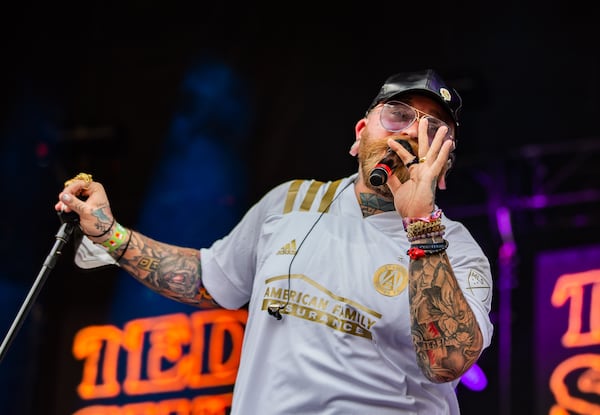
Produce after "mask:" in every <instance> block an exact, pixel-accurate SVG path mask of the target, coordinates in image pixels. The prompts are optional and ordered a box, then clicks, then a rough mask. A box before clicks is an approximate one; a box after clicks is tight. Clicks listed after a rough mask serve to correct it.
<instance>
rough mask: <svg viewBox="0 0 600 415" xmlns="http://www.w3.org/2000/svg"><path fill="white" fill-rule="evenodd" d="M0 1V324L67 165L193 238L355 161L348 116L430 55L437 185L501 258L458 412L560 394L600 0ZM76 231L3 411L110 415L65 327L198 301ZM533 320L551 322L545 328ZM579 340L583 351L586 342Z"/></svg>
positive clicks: (590, 172)
mask: <svg viewBox="0 0 600 415" xmlns="http://www.w3.org/2000/svg"><path fill="white" fill-rule="evenodd" d="M0 19H1V20H0V21H1V24H0V31H1V33H2V36H1V39H2V51H1V54H2V65H1V69H0V71H1V72H0V73H1V75H2V76H0V87H1V91H2V92H1V93H0V105H1V107H0V109H1V111H0V121H1V124H0V157H1V163H0V168H1V169H2V174H1V185H2V188H1V192H0V197H1V198H2V200H1V204H0V206H1V213H2V217H3V219H2V220H1V221H0V229H1V232H0V248H1V251H0V253H1V256H0V258H2V267H1V268H0V299H1V301H2V302H1V304H2V315H1V317H0V323H1V328H2V329H3V331H2V333H5V332H6V331H8V330H9V327H10V326H11V324H14V321H15V320H14V319H15V317H16V316H17V313H18V311H19V308H20V307H21V306H22V304H23V302H24V300H25V297H26V295H27V293H28V292H29V290H30V289H31V287H32V285H33V284H34V281H35V280H36V277H38V278H39V276H40V273H41V272H42V271H41V270H44V266H43V265H44V261H45V259H46V256H47V255H48V253H49V251H50V248H51V247H52V246H53V244H54V243H55V234H56V231H57V230H58V228H59V226H60V221H59V218H58V217H57V215H56V213H55V212H54V209H53V205H54V203H55V201H56V196H57V193H58V191H59V190H60V189H61V188H62V185H63V182H64V181H65V180H66V179H68V178H70V177H72V176H74V175H75V174H76V173H78V172H80V171H84V172H90V173H92V174H93V176H94V179H96V180H98V181H101V182H102V183H104V184H105V186H106V187H107V189H108V192H109V196H110V198H111V205H112V209H113V211H114V212H115V214H116V216H117V218H118V220H119V222H121V223H122V224H124V225H126V226H131V227H134V228H136V229H139V230H140V231H142V232H144V233H145V234H147V235H149V236H151V237H155V238H159V239H162V240H165V241H167V242H171V243H176V244H183V245H188V246H195V247H200V246H206V245H208V244H209V243H210V242H212V241H213V240H215V239H217V238H219V237H221V236H223V235H225V234H226V233H227V232H228V231H229V230H230V229H231V227H232V226H233V224H235V223H236V222H237V220H238V219H239V218H240V217H241V215H242V214H243V212H245V211H246V209H247V208H249V207H250V206H251V205H252V204H253V203H255V202H256V201H257V200H258V199H259V198H260V197H261V196H262V195H263V194H264V193H265V192H266V191H267V190H269V189H270V188H271V187H273V186H275V185H276V184H279V183H281V182H283V181H285V180H288V179H293V178H307V179H317V180H324V181H325V180H331V179H337V178H340V177H342V176H346V175H348V174H351V173H352V172H354V171H355V169H356V161H355V160H354V158H352V157H351V156H350V155H349V154H348V150H349V148H350V145H351V144H352V142H353V140H354V125H355V123H356V121H357V120H358V119H359V118H361V117H362V116H363V114H364V111H365V110H366V108H367V106H368V105H369V103H370V102H371V100H372V99H373V97H374V96H375V95H376V93H377V92H378V90H379V88H380V86H381V84H382V83H383V81H384V80H385V78H386V77H387V76H389V75H391V74H393V73H395V72H400V71H405V70H413V69H422V68H428V67H431V68H434V69H436V70H437V71H438V72H439V73H440V74H442V76H443V77H444V78H445V79H446V81H447V82H448V83H449V84H450V85H452V86H454V87H455V88H456V89H457V90H458V91H459V92H460V93H461V95H462V97H463V101H464V107H463V112H462V126H461V128H460V131H459V138H458V145H457V150H456V154H457V160H456V163H455V167H454V169H453V171H452V172H451V174H450V176H449V178H448V190H446V191H442V192H440V193H439V204H440V205H441V206H442V207H443V209H444V211H445V213H446V215H447V216H449V217H451V218H453V219H455V220H459V221H461V222H463V223H464V224H465V225H466V226H467V227H468V228H469V229H470V230H471V232H472V234H473V235H474V237H475V238H476V239H477V240H478V241H479V242H480V244H481V246H482V248H483V249H484V251H485V252H486V254H487V255H488V256H489V258H490V261H491V263H492V266H493V269H494V277H495V282H494V283H495V286H494V307H493V312H492V318H493V321H494V323H495V325H496V332H495V337H494V342H493V344H492V346H491V347H490V348H489V349H488V350H487V351H486V352H485V353H484V355H483V356H482V358H481V359H480V361H479V366H480V368H481V369H482V372H483V374H484V375H483V376H484V378H485V380H486V386H485V387H483V388H480V390H474V389H472V388H468V387H465V386H464V385H463V384H461V385H459V388H458V389H457V393H459V395H460V402H461V406H462V408H463V413H464V414H465V415H470V414H480V413H482V412H483V411H485V412H486V413H487V414H489V415H495V414H498V415H504V414H511V413H524V414H525V413H528V414H529V413H531V414H542V413H549V411H550V409H551V408H552V407H553V406H552V405H553V403H555V402H556V399H557V398H556V396H554V395H552V394H551V393H550V391H549V376H550V374H549V373H550V372H549V371H551V369H552V367H550V369H548V368H543V370H542V368H541V367H540V364H539V361H540V355H543V353H542V352H543V351H544V350H546V351H548V350H550V349H552V348H555V349H557V350H558V349H560V353H563V354H564V348H565V346H564V344H562V345H561V340H560V336H561V335H562V334H564V332H565V331H566V330H567V323H565V324H561V322H563V320H564V321H565V322H566V321H567V320H568V319H567V320H565V318H566V317H565V315H564V313H565V312H568V311H569V307H568V304H569V303H568V302H566V303H562V304H560V305H556V304H555V305H554V309H553V308H552V306H551V304H550V301H549V298H550V297H548V298H541V297H540V293H548V292H552V289H553V286H554V283H555V279H556V278H554V277H558V276H559V275H554V274H552V273H553V272H554V273H555V274H556V273H558V274H560V273H576V272H584V271H588V270H594V269H600V263H598V258H599V257H600V253H599V254H596V252H600V250H598V251H596V250H595V249H596V248H597V246H598V245H599V244H600V241H599V238H598V235H599V232H600V219H599V213H600V209H599V208H600V186H599V182H600V180H599V178H600V167H599V163H598V156H599V155H600V139H599V135H598V127H597V125H596V122H597V121H598V119H599V116H600V104H599V100H598V97H599V96H600V62H599V58H598V49H597V43H598V33H597V21H598V20H597V19H598V16H597V15H595V14H594V13H592V12H591V11H590V10H589V9H588V8H587V7H583V6H579V5H577V4H576V3H573V2H534V1H531V2H516V1H513V2H503V3H489V2H469V4H466V3H460V4H454V3H453V2H443V3H442V2H440V3H431V2H428V3H427V4H423V3H419V2H412V3H411V4H405V3H398V4H396V3H394V4H387V3H385V2H380V3H371V4H360V5H359V6H357V5H354V4H348V3H345V4H340V5H337V6H334V5H333V4H326V3H321V4H318V5H314V6H309V5H304V4H281V5H260V4H258V5H257V4H251V3H241V4H235V3H234V4H232V3H229V2H221V3H219V2H215V3H202V4H194V5H193V6H191V5H188V4H185V3H183V2H158V1H144V2H142V1H123V2H104V1H102V2H101V1H89V2H78V3H72V4H67V3H63V4H62V5H58V4H56V3H53V2H44V3H42V2H39V4H38V2H21V3H20V4H11V5H10V6H6V8H5V9H4V11H3V13H2V15H1V17H0ZM72 251H73V249H72V245H71V244H68V245H67V247H66V249H65V250H64V252H63V254H62V256H61V257H60V258H59V260H58V263H57V264H56V267H55V268H54V269H52V270H51V271H52V272H50V273H49V278H48V279H47V280H45V283H44V284H43V288H42V289H41V290H40V293H39V296H37V297H36V298H35V301H32V307H31V311H30V313H28V315H27V318H26V320H25V321H24V322H23V326H22V328H21V329H20V330H19V331H18V335H17V336H16V338H15V340H14V342H12V344H11V345H10V348H8V350H7V351H6V355H5V357H4V359H3V361H2V362H1V364H0V385H2V388H0V390H2V391H3V392H0V413H2V414H3V415H9V414H10V415H12V414H19V415H29V414H40V413H44V414H56V415H63V414H74V413H76V412H77V411H78V410H81V409H82V408H84V407H90V406H91V405H92V404H94V405H107V404H110V405H112V407H113V409H112V410H113V412H109V411H108V410H106V411H105V412H95V413H98V414H100V413H106V414H108V413H110V414H117V413H120V412H115V411H117V409H115V408H116V407H117V406H119V405H121V404H122V402H121V403H120V402H117V401H116V400H112V401H111V400H108V401H107V400H97V401H84V400H83V399H82V398H81V396H80V395H78V392H77V385H78V384H79V382H80V380H81V377H82V362H81V361H80V360H78V359H76V358H75V357H74V356H73V354H72V350H71V349H72V346H73V339H74V337H75V335H76V333H78V332H79V330H81V329H82V328H84V327H87V326H101V325H109V324H110V325H115V326H117V327H120V328H122V327H123V326H124V325H125V324H126V322H127V321H131V320H132V319H136V318H140V317H144V316H155V315H159V314H167V313H179V312H183V313H187V314H190V313H193V312H195V311H196V310H195V309H190V308H185V307H183V306H181V305H176V304H172V302H168V301H163V300H162V299H159V298H155V297H154V296H152V294H150V293H147V292H146V291H148V290H145V289H143V288H141V289H140V287H139V286H138V285H136V283H135V282H131V281H132V279H130V278H128V277H126V276H123V275H120V273H119V271H117V270H116V269H110V268H109V269H103V270H99V271H96V272H84V271H82V270H80V269H77V268H75V267H74V265H73V261H72V254H73V252H72ZM569 254H572V255H571V256H569ZM564 255H567V256H564ZM582 255H583V256H584V258H583V259H582ZM557 258H561V259H562V258H567V259H564V260H561V261H560V266H558V265H556V264H554V263H553V262H552V259H554V260H556V259H557ZM544 261H545V262H544ZM586 261H587V262H586ZM584 262H585V264H584ZM540 264H542V265H543V266H544V267H546V268H543V266H542V265H540ZM544 270H545V271H547V272H546V273H544V272H543V271H544ZM548 270H549V271H548ZM558 270H560V272H559V271H558ZM544 281H545V282H544ZM130 284H131V286H130ZM583 292H584V295H583V297H582V298H583V300H582V301H583V303H584V305H585V306H584V311H583V312H582V314H581V316H583V317H582V319H583V321H584V323H583V327H581V328H580V330H581V331H582V332H583V331H586V330H587V331H589V332H590V333H591V334H592V337H594V335H595V339H598V338H600V327H599V326H600V323H599V321H600V320H598V319H594V318H592V319H591V320H588V319H586V318H584V317H585V316H586V315H587V314H586V313H590V314H591V310H592V307H591V305H590V304H594V303H593V301H594V300H596V301H600V300H598V298H600V297H598V298H597V297H595V296H594V295H593V294H590V291H589V287H588V288H586V289H584V290H583ZM596 305H597V307H596V309H600V303H598V304H596ZM561 307H562V308H561ZM559 308H561V311H562V312H563V314H562V315H559V316H558V317H557V319H552V318H551V312H553V310H554V311H556V310H558V309H559ZM545 310H546V311H548V310H550V311H548V313H550V314H544V313H545ZM571 312H572V309H571ZM561 319H563V320H561ZM542 321H544V322H545V324H546V325H548V321H550V323H552V322H555V323H556V325H555V326H556V327H555V329H556V328H557V327H558V328H557V330H558V331H557V333H558V334H556V336H552V337H551V338H548V337H544V336H547V335H548V332H544V331H543V330H540V329H539V328H540V324H541V322H542ZM569 321H570V320H569ZM550 326H552V324H550ZM569 327H571V326H569ZM548 330H550V329H548ZM584 346H585V347H584V348H583V349H581V351H585V352H586V353H587V354H586V355H589V356H590V357H594V359H596V358H597V355H596V354H595V353H594V352H597V351H598V345H597V344H596V343H594V342H588V343H586V344H585V345H584ZM548 353H549V354H548V356H547V359H545V361H551V360H552V359H555V355H552V354H551V353H550V352H548ZM560 353H559V354H560ZM563 357H564V356H563ZM594 359H592V360H594ZM594 361H595V360H594ZM558 362H560V359H559V360H556V364H553V365H554V366H556V365H557V364H558ZM550 366H552V365H550ZM598 366H599V365H596V366H595V374H596V375H598V373H600V367H598ZM575 375H576V374H574V377H576V376H575ZM592 379H600V375H598V376H595V377H594V376H592ZM592 385H594V386H593V387H590V388H588V389H586V390H578V391H572V394H575V393H579V395H583V396H580V398H581V399H580V401H579V403H581V401H585V402H587V403H589V405H587V406H586V405H579V406H577V405H575V406H576V407H577V408H581V409H580V410H577V411H576V410H573V409H570V412H557V413H564V414H567V413H592V412H586V411H590V410H596V411H597V410H599V409H598V406H599V405H600V400H599V396H600V387H597V386H595V385H598V382H597V381H594V382H592ZM192 392H193V391H192ZM217 392H218V393H221V392H222V391H220V390H219V391H217ZM583 392H585V393H583ZM140 399H141V398H140ZM144 399H145V400H146V401H147V400H149V398H148V396H146V397H144ZM152 399H153V400H160V399H163V397H154V398H152ZM127 402H132V400H129V401H127ZM590 408H592V409H590ZM563 409H564V408H563ZM564 410H565V411H566V409H564ZM80 413H83V412H80ZM87 413H89V414H92V413H93V412H91V410H90V412H87ZM140 413H143V412H140ZM146 413H151V412H146ZM152 413H154V412H152ZM157 413H161V412H157ZM164 413H167V412H164ZM169 413H170V412H169ZM182 413H183V412H182ZM197 413H200V412H197ZM202 413H204V412H202ZM206 413H207V414H208V413H212V412H206ZM215 413H217V412H215ZM596 413H597V412H596Z"/></svg>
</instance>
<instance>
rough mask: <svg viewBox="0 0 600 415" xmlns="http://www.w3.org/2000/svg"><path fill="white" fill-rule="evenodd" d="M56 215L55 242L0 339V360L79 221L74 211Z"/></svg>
mask: <svg viewBox="0 0 600 415" xmlns="http://www.w3.org/2000/svg"><path fill="white" fill-rule="evenodd" d="M58 217H59V218H60V220H61V223H62V224H61V225H60V228H59V229H58V232H57V233H56V242H55V243H54V246H53V247H52V249H51V250H50V253H49V254H48V256H47V257H46V260H45V261H44V265H43V266H42V269H41V270H40V272H39V274H38V276H37V278H36V279H35V281H34V283H33V286H32V287H31V289H30V290H29V293H28V294H27V297H26V298H25V301H24V302H23V304H22V305H21V309H20V310H19V313H18V314H17V316H16V318H15V320H14V321H13V323H12V325H11V326H10V329H9V330H8V334H7V335H6V337H5V338H4V340H3V341H2V345H1V346H0V362H1V361H2V360H3V359H4V356H5V355H6V352H7V350H8V348H9V347H10V345H11V343H12V342H13V340H14V338H15V336H16V334H17V332H18V331H19V330H20V328H21V326H22V325H23V323H24V321H25V318H26V317H27V314H28V313H29V311H30V310H31V307H32V306H33V303H34V302H35V300H36V298H37V296H38V294H39V293H40V291H41V288H42V286H43V284H44V282H45V281H46V279H47V278H48V275H49V274H50V271H52V270H53V269H54V266H55V265H56V261H57V259H58V257H59V256H60V255H61V254H62V248H63V246H64V245H65V244H66V243H67V241H68V240H69V238H70V237H71V234H72V233H73V230H74V229H75V227H76V226H77V224H78V223H79V216H78V215H77V214H76V213H75V212H69V213H66V212H58Z"/></svg>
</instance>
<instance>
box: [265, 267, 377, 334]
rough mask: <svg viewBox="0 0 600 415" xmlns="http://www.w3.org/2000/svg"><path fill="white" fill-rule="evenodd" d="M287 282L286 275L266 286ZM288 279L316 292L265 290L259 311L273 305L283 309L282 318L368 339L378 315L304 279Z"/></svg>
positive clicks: (282, 289) (272, 279) (270, 280)
mask: <svg viewBox="0 0 600 415" xmlns="http://www.w3.org/2000/svg"><path fill="white" fill-rule="evenodd" d="M287 278H288V276H287V275H285V276H278V277H273V278H269V279H268V280H267V281H266V283H267V284H270V283H272V282H274V281H278V280H282V279H287ZM290 278H296V279H301V280H302V281H304V282H306V283H308V284H309V285H310V286H312V287H313V288H315V287H316V288H317V292H316V293H315V292H314V290H312V291H311V292H310V293H309V292H305V291H301V290H290V289H285V288H281V287H270V286H267V288H266V290H265V293H264V297H263V301H262V304H261V309H262V310H265V311H266V310H267V309H268V307H269V305H271V304H273V303H274V302H276V303H278V304H281V305H282V306H283V308H282V310H281V313H283V314H288V315H291V316H294V317H297V318H301V319H304V320H308V321H312V322H315V323H318V324H323V325H325V326H327V327H330V328H332V329H334V330H337V331H341V332H343V333H347V334H351V335H354V336H359V337H364V338H366V339H372V337H373V336H372V333H371V329H372V328H373V326H374V325H375V324H376V323H377V321H378V320H379V319H380V318H381V317H382V316H381V314H380V313H378V312H376V311H374V310H371V309H369V308H367V307H365V306H363V305H361V304H358V303H357V302H355V301H352V300H349V299H347V298H344V297H341V296H338V295H335V294H334V293H332V292H331V291H329V290H327V289H326V288H325V287H323V286H321V285H320V284H318V283H316V282H315V281H313V280H311V279H310V278H308V277H306V276H305V275H301V274H294V275H291V276H290ZM309 290H310V289H309Z"/></svg>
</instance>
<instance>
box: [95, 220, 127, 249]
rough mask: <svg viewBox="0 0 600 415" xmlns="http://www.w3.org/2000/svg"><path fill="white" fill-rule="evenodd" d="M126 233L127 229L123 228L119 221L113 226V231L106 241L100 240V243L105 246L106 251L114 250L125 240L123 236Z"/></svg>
mask: <svg viewBox="0 0 600 415" xmlns="http://www.w3.org/2000/svg"><path fill="white" fill-rule="evenodd" d="M126 235H127V229H125V228H124V227H123V226H122V225H121V224H120V223H118V222H117V224H116V226H115V231H114V232H113V234H112V235H111V236H110V238H108V239H107V240H106V241H104V242H102V243H101V244H100V245H102V246H103V247H105V248H106V249H107V250H108V252H109V253H110V252H115V251H116V250H117V249H118V248H119V247H120V246H121V245H123V242H125V236H126Z"/></svg>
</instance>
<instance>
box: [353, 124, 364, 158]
mask: <svg viewBox="0 0 600 415" xmlns="http://www.w3.org/2000/svg"><path fill="white" fill-rule="evenodd" d="M366 126H367V120H366V119H365V118H361V119H360V120H359V121H358V122H357V123H356V125H355V126H354V143H353V144H352V147H350V151H349V153H350V155H351V156H353V157H356V156H358V147H359V145H360V136H361V132H362V130H364V129H365V127H366Z"/></svg>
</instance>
